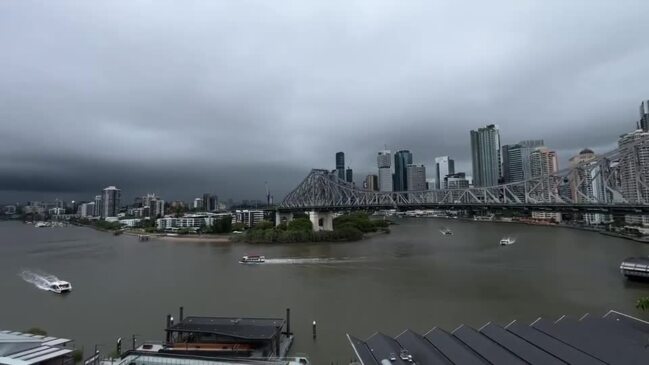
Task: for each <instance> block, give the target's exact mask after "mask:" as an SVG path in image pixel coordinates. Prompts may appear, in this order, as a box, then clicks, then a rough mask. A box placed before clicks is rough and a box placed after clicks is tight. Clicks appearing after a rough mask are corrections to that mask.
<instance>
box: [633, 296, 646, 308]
mask: <svg viewBox="0 0 649 365" xmlns="http://www.w3.org/2000/svg"><path fill="white" fill-rule="evenodd" d="M635 307H636V308H638V309H640V310H643V311H645V310H647V309H649V297H642V298H640V299H638V301H637V302H636V303H635Z"/></svg>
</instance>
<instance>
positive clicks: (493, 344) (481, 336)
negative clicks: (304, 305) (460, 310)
mask: <svg viewBox="0 0 649 365" xmlns="http://www.w3.org/2000/svg"><path fill="white" fill-rule="evenodd" d="M348 338H349V342H350V343H351V345H352V347H353V348H354V352H355V353H356V356H357V358H358V360H359V361H360V363H361V364H362V365H375V364H376V365H379V364H395V365H400V364H411V363H416V364H427V365H434V364H566V363H567V364H628V365H630V364H646V363H647V359H649V346H648V345H649V322H645V321H642V320H640V319H638V318H634V317H631V316H629V315H626V314H623V313H619V312H616V311H609V312H608V313H606V314H605V315H604V316H603V317H596V316H590V315H584V316H582V317H581V318H580V319H575V318H571V317H567V316H562V317H561V318H559V319H558V320H556V321H552V320H548V319H544V318H539V319H537V320H536V321H534V322H532V323H531V324H529V325H526V324H522V323H519V322H517V321H512V322H511V323H510V324H508V325H507V326H505V327H501V326H499V325H497V324H495V323H491V322H489V323H487V324H485V325H484V326H482V327H480V329H478V330H476V329H473V328H471V327H469V326H465V325H461V326H460V327H458V328H457V329H455V330H454V331H453V332H450V333H449V332H446V331H445V330H443V329H441V328H433V329H432V330H430V331H429V332H428V333H426V334H425V335H423V336H422V335H420V334H418V333H416V332H413V331H411V330H407V331H404V332H403V333H401V334H400V335H398V336H397V337H395V338H392V337H390V336H387V335H384V334H382V333H376V334H374V335H373V336H372V337H370V338H369V339H368V340H366V341H362V340H359V339H357V338H355V337H352V336H349V335H348ZM410 356H411V357H410ZM409 358H410V359H411V360H412V362H410V361H409V360H408V359H409ZM402 359H405V360H402Z"/></svg>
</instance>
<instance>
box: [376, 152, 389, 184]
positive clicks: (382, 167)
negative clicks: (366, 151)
mask: <svg viewBox="0 0 649 365" xmlns="http://www.w3.org/2000/svg"><path fill="white" fill-rule="evenodd" d="M376 162H377V165H378V167H379V190H380V191H392V190H393V184H392V182H393V181H392V153H391V152H390V151H389V150H384V151H379V153H378V156H377V157H376Z"/></svg>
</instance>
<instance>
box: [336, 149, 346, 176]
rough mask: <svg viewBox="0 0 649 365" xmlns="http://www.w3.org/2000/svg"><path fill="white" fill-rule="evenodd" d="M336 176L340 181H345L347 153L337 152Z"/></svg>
mask: <svg viewBox="0 0 649 365" xmlns="http://www.w3.org/2000/svg"><path fill="white" fill-rule="evenodd" d="M336 174H337V175H338V178H339V179H340V180H345V153H344V152H336Z"/></svg>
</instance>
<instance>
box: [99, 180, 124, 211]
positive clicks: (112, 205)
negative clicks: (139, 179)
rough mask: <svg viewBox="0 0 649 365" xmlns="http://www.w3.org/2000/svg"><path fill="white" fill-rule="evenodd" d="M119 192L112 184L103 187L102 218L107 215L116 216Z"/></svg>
mask: <svg viewBox="0 0 649 365" xmlns="http://www.w3.org/2000/svg"><path fill="white" fill-rule="evenodd" d="M120 195H121V192H120V190H119V189H118V188H116V187H114V186H109V187H107V188H105V189H104V193H103V194H102V199H101V200H102V210H101V212H102V214H101V217H102V218H108V217H117V213H119V208H120V206H119V202H120Z"/></svg>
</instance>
